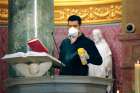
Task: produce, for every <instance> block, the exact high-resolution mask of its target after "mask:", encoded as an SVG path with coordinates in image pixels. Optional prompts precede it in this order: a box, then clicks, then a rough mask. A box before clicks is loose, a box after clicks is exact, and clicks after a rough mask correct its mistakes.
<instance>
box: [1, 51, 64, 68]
mask: <svg viewBox="0 0 140 93" xmlns="http://www.w3.org/2000/svg"><path fill="white" fill-rule="evenodd" d="M2 59H3V60H5V61H7V63H10V64H16V63H26V62H53V63H54V64H55V65H57V66H65V65H64V64H63V63H61V61H59V60H58V59H57V58H55V57H53V56H51V55H49V54H48V53H46V52H33V51H28V52H27V53H24V52H17V53H13V54H6V55H5V56H4V57H2Z"/></svg>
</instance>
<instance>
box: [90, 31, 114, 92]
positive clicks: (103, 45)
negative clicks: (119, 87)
mask: <svg viewBox="0 0 140 93" xmlns="http://www.w3.org/2000/svg"><path fill="white" fill-rule="evenodd" d="M92 39H93V40H94V42H95V45H96V47H97V49H98V51H99V53H100V54H101V56H102V60H103V63H102V64H101V65H99V66H97V65H93V64H88V66H89V76H95V77H102V78H110V79H112V53H111V50H110V48H109V46H108V44H107V42H106V40H105V39H104V38H103V36H102V33H101V30H100V29H94V30H93V31H92ZM111 88H112V86H108V87H107V93H110V91H111Z"/></svg>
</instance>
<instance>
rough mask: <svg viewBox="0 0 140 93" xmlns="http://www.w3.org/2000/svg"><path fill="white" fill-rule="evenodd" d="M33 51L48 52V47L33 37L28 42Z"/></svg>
mask: <svg viewBox="0 0 140 93" xmlns="http://www.w3.org/2000/svg"><path fill="white" fill-rule="evenodd" d="M27 44H28V46H29V47H30V48H31V50H32V51H35V52H48V48H46V47H45V46H44V44H43V43H42V42H41V41H40V40H38V39H31V40H29V41H28V42H27Z"/></svg>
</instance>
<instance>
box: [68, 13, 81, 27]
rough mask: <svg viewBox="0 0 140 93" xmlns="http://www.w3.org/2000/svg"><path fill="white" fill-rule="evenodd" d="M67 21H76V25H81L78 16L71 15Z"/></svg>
mask: <svg viewBox="0 0 140 93" xmlns="http://www.w3.org/2000/svg"><path fill="white" fill-rule="evenodd" d="M68 21H78V24H79V25H81V18H80V16H77V15H71V16H70V17H69V18H68Z"/></svg>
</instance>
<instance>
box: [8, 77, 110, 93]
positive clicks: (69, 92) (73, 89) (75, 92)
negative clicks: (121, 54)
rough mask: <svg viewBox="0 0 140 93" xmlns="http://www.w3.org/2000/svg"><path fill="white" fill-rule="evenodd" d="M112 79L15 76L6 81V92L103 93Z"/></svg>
mask: <svg viewBox="0 0 140 93" xmlns="http://www.w3.org/2000/svg"><path fill="white" fill-rule="evenodd" d="M112 82H113V80H111V79H105V78H97V77H88V76H54V77H40V78H17V79H9V80H8V81H7V82H6V86H7V93H105V92H106V87H107V85H112Z"/></svg>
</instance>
